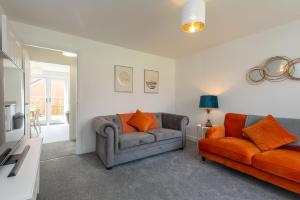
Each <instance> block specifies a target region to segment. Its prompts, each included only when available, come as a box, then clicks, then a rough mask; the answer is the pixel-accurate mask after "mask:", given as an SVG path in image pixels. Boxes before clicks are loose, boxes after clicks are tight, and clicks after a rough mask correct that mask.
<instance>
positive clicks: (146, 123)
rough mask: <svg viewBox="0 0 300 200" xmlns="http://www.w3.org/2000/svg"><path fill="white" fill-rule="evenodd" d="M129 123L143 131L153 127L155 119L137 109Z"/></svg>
mask: <svg viewBox="0 0 300 200" xmlns="http://www.w3.org/2000/svg"><path fill="white" fill-rule="evenodd" d="M127 123H128V124H129V125H130V126H133V127H135V128H136V129H138V130H139V131H141V132H147V131H148V130H149V128H150V127H151V125H152V123H153V120H152V119H151V117H149V116H147V114H145V113H143V112H141V111H140V110H137V111H136V113H134V114H133V115H132V117H131V118H130V120H129V121H128V122H127Z"/></svg>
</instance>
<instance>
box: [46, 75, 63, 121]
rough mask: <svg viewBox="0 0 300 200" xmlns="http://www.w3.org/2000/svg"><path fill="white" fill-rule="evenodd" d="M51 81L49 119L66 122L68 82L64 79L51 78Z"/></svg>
mask: <svg viewBox="0 0 300 200" xmlns="http://www.w3.org/2000/svg"><path fill="white" fill-rule="evenodd" d="M49 82H50V83H49V89H50V91H49V95H48V96H49V98H48V104H49V105H48V106H49V108H48V110H49V116H48V121H49V122H50V123H64V122H65V110H66V109H65V107H66V96H67V95H66V94H67V92H66V88H67V87H66V86H67V82H66V81H65V80H63V79H50V80H49Z"/></svg>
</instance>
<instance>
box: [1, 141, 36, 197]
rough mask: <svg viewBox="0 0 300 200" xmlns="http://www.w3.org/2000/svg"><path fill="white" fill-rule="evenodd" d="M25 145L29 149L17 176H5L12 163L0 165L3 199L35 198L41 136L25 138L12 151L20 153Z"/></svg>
mask: <svg viewBox="0 0 300 200" xmlns="http://www.w3.org/2000/svg"><path fill="white" fill-rule="evenodd" d="M26 145H29V146H30V149H29V151H28V153H27V155H26V157H25V159H24V161H23V164H22V166H21V168H20V170H19V172H18V174H17V176H14V177H10V178H8V177H7V176H8V174H9V172H10V170H11V169H12V168H13V166H14V165H6V166H1V167H0V198H1V199H3V200H35V199H36V198H37V194H38V193H39V182H40V154H41V149H42V138H34V139H26V141H24V142H23V144H21V145H20V147H19V148H18V149H17V150H16V152H14V153H15V154H18V153H21V152H22V151H23V149H24V147H25V146H26Z"/></svg>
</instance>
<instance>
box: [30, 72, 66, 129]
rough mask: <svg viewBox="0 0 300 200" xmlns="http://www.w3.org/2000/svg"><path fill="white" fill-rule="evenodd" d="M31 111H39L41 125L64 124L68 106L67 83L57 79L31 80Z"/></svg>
mask: <svg viewBox="0 0 300 200" xmlns="http://www.w3.org/2000/svg"><path fill="white" fill-rule="evenodd" d="M30 90H31V97H30V98H31V109H32V110H34V109H39V113H40V116H39V120H40V122H41V124H59V123H65V112H66V109H67V106H68V98H67V97H68V93H67V81H66V80H65V79H57V78H33V79H32V82H31V89H30Z"/></svg>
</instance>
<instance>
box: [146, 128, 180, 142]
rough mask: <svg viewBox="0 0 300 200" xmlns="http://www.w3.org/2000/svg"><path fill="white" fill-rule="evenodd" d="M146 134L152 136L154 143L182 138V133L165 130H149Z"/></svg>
mask: <svg viewBox="0 0 300 200" xmlns="http://www.w3.org/2000/svg"><path fill="white" fill-rule="evenodd" d="M148 133H150V134H152V135H154V137H155V139H156V141H161V140H167V139H172V138H177V137H182V132H181V131H178V130H173V129H167V128H158V129H151V130H149V131H148Z"/></svg>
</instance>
